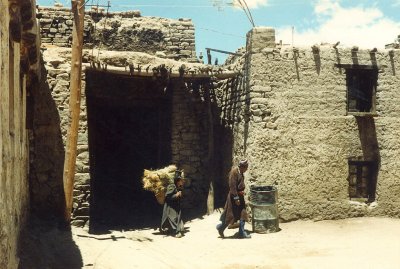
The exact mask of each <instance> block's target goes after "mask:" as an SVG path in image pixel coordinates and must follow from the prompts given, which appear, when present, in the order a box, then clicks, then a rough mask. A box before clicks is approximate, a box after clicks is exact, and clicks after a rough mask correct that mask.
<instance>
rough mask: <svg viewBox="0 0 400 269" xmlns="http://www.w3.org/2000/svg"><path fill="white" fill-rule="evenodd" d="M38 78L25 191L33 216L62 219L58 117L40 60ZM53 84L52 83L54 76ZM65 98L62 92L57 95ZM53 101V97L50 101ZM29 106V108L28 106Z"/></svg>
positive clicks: (34, 93) (61, 177) (34, 97)
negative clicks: (27, 179) (27, 187)
mask: <svg viewBox="0 0 400 269" xmlns="http://www.w3.org/2000/svg"><path fill="white" fill-rule="evenodd" d="M41 63H42V68H41V78H40V81H39V82H38V84H37V85H36V87H32V89H31V91H30V94H31V97H30V100H32V102H33V115H30V117H32V120H33V124H32V128H33V136H32V137H30V141H29V143H30V156H29V158H30V170H29V188H30V199H31V201H30V205H31V211H32V213H33V214H34V215H37V216H38V217H40V218H45V219H54V218H55V219H62V218H63V212H64V208H65V204H64V190H63V166H64V146H63V141H62V136H61V129H60V116H59V111H58V110H57V105H56V103H55V101H54V99H53V96H52V94H51V89H50V86H49V82H48V80H47V75H48V73H47V70H46V68H45V67H44V65H43V58H42V59H41ZM53 73H55V74H54V75H52V74H50V76H49V77H51V76H53V77H54V78H52V79H53V81H56V78H55V77H56V76H57V74H56V72H53ZM59 94H60V95H61V94H65V92H64V93H63V92H60V93H59ZM54 98H57V97H54ZM31 105H32V104H31Z"/></svg>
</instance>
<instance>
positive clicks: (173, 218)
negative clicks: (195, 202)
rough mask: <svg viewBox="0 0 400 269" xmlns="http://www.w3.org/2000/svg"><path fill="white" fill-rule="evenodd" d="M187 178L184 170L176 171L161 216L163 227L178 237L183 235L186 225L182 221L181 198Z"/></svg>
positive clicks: (168, 188) (167, 191)
mask: <svg viewBox="0 0 400 269" xmlns="http://www.w3.org/2000/svg"><path fill="white" fill-rule="evenodd" d="M184 183H185V179H184V176H183V172H182V171H178V170H177V171H175V175H174V182H173V183H171V184H169V185H168V186H167V190H166V193H165V203H164V209H163V215H162V218H161V229H162V230H164V229H165V230H168V233H169V234H171V235H172V236H174V237H176V238H180V237H182V236H183V232H184V226H183V221H182V210H181V199H182V191H183V185H184Z"/></svg>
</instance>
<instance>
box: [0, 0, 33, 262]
mask: <svg viewBox="0 0 400 269" xmlns="http://www.w3.org/2000/svg"><path fill="white" fill-rule="evenodd" d="M32 5H33V6H34V5H35V3H34V1H32V2H31V1H24V2H23V3H12V2H11V1H7V0H0V100H1V103H0V118H1V121H0V122H1V124H0V134H1V138H0V151H1V154H0V268H5V269H14V268H15V269H16V268H18V263H19V258H18V244H19V243H18V241H19V237H20V233H21V229H22V228H23V227H24V225H25V222H26V219H27V215H28V208H29V184H28V180H27V173H28V130H27V122H26V109H27V89H29V88H30V86H31V83H33V82H32V80H33V79H34V75H33V74H31V75H28V74H30V71H32V70H31V69H30V68H31V64H32V65H33V64H34V61H35V58H34V55H33V56H32V57H31V58H30V62H29V61H28V62H26V65H24V63H25V62H24V57H25V56H26V54H25V52H26V50H27V49H28V46H29V47H30V46H32V47H34V46H35V42H36V40H35V38H34V37H35V36H34V35H33V36H32V35H30V34H31V33H32V32H34V30H35V27H34V23H33V22H32V20H31V19H30V17H31V16H30V15H32V13H33V11H32ZM21 16H23V18H25V19H26V21H25V22H24V23H25V25H24V26H26V27H25V29H23V28H22V27H23V26H22V23H21V20H20V19H21ZM25 16H26V17H25ZM28 23H31V24H29V25H28ZM10 27H11V28H10ZM28 37H33V38H32V43H28V42H27V39H26V38H28ZM33 51H34V49H33V50H32V52H33Z"/></svg>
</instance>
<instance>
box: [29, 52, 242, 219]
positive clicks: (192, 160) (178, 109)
mask: <svg viewBox="0 0 400 269" xmlns="http://www.w3.org/2000/svg"><path fill="white" fill-rule="evenodd" d="M100 58H101V60H102V62H104V63H108V68H109V69H111V70H120V71H115V72H117V74H118V72H119V73H121V74H123V73H125V74H129V72H130V71H129V69H126V70H125V69H124V68H120V69H118V66H121V67H122V66H125V64H126V63H129V64H134V65H135V66H137V65H141V66H143V67H146V66H149V68H148V69H149V70H153V68H155V67H158V66H159V65H165V66H166V68H167V69H168V70H170V71H171V72H172V73H174V74H177V73H178V71H179V70H178V69H179V67H181V64H182V63H181V62H177V61H174V60H170V59H162V58H156V57H154V56H151V55H148V54H142V53H132V52H127V53H121V52H105V51H103V52H100ZM69 59H70V49H68V48H61V47H47V48H43V62H42V64H43V72H42V78H41V85H40V89H39V91H38V92H37V94H36V95H35V98H37V99H36V100H37V101H36V102H35V111H37V113H36V115H35V118H34V134H35V137H36V139H34V142H32V143H35V144H34V146H33V151H34V152H35V156H36V158H35V161H34V162H33V163H32V169H31V170H32V171H34V172H33V173H31V181H32V184H33V185H32V189H33V192H34V196H35V198H34V199H33V200H34V203H33V204H34V206H35V207H37V208H38V211H44V212H43V213H45V212H53V213H55V214H56V215H59V213H60V212H62V210H63V200H62V195H63V192H62V170H63V160H64V154H65V152H64V149H65V144H66V143H65V141H66V135H67V130H68V126H69V103H68V102H69V72H70V63H69ZM89 59H90V50H85V51H84V57H83V60H84V62H85V63H86V66H88V65H87V61H88V60H89ZM192 65H193V66H192V68H193V69H198V68H204V66H203V65H201V64H192ZM188 68H189V67H188ZM101 70H102V71H104V70H103V69H101ZM110 72H111V73H112V72H113V71H110ZM135 72H137V71H135ZM150 72H151V73H150ZM150 72H149V73H147V72H146V71H144V72H142V76H144V77H145V76H148V78H147V79H148V81H153V80H154V77H152V76H151V75H150V76H149V74H153V73H152V72H153V71H150ZM132 79H133V80H134V79H135V78H132ZM141 79H144V78H143V77H141ZM85 80H86V77H85V75H84V74H83V81H82V96H81V98H82V100H81V114H80V127H79V135H78V155H77V162H76V171H75V186H74V193H73V195H74V204H73V214H72V223H73V224H75V225H79V226H83V225H85V224H86V223H87V221H88V220H89V218H90V216H89V207H90V190H91V185H90V184H91V174H90V167H89V156H90V154H89V147H88V132H89V130H88V118H87V101H86V98H87V96H86V95H85V85H86V81H85ZM192 80H193V79H189V81H188V82H185V80H182V79H180V78H178V77H174V78H171V80H170V84H169V86H168V87H170V88H171V89H170V90H171V91H172V95H171V102H172V112H171V121H172V124H171V130H172V133H171V141H170V143H171V145H170V146H171V162H172V163H175V164H177V165H178V166H179V168H181V169H184V171H185V173H186V175H187V177H188V184H187V186H186V190H185V192H187V196H186V197H185V199H184V200H185V201H184V207H185V208H186V209H189V208H190V209H194V208H195V209H198V211H201V212H203V213H204V212H205V210H206V201H207V195H208V191H209V189H208V188H209V184H210V182H209V179H210V177H211V176H212V175H210V173H209V171H210V169H209V167H210V157H209V139H210V138H209V129H210V128H209V127H210V119H209V118H208V112H207V111H208V109H211V110H213V113H214V114H215V116H214V117H215V118H214V121H213V125H215V126H214V128H215V136H216V139H219V140H218V141H216V142H215V143H216V144H217V145H219V141H223V142H224V143H225V142H226V141H224V140H221V139H220V136H221V132H220V130H219V129H218V128H219V126H220V121H219V114H220V111H219V110H218V109H217V103H215V102H214V101H212V100H210V103H209V106H210V108H209V106H208V103H207V102H206V100H207V98H209V99H213V97H206V96H205V92H206V89H211V92H212V91H213V89H212V83H211V81H210V80H209V79H205V80H202V79H197V80H196V79H194V81H192ZM132 83H133V82H132ZM92 84H93V83H92ZM132 85H133V84H132ZM160 87H161V86H160ZM111 89H114V87H111V86H109V87H107V89H104V90H105V91H109V90H111ZM135 89H136V88H135ZM115 90H116V92H115V93H114V94H113V95H119V94H123V92H124V90H123V89H115ZM118 90H120V91H121V92H120V93H119V92H118ZM130 90H132V89H131V88H130ZM137 90H138V91H141V90H140V89H137ZM142 91H143V89H142ZM240 95H241V96H243V94H242V93H241V94H240ZM214 97H215V96H214ZM40 137H43V139H41V138H40ZM44 138H46V139H44ZM225 144H226V143H225ZM49 145H51V146H49ZM216 152H217V154H216V155H218V157H217V158H216V159H215V161H216V164H215V167H217V168H218V167H219V166H220V165H221V164H220V163H221V162H220V159H221V158H222V157H221V156H219V151H218V150H216ZM229 163H230V160H229ZM229 165H230V164H229ZM225 170H227V169H225ZM225 172H226V171H225ZM226 173H227V172H226ZM213 176H214V177H215V178H217V179H218V180H220V179H225V177H221V176H220V175H219V173H216V174H214V175H213ZM223 196H224V195H223ZM224 198H225V197H224ZM40 208H41V209H42V210H40ZM61 216H62V215H61Z"/></svg>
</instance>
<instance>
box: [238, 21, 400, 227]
mask: <svg viewBox="0 0 400 269" xmlns="http://www.w3.org/2000/svg"><path fill="white" fill-rule="evenodd" d="M399 55H400V53H399V51H398V50H378V51H377V52H371V51H367V50H358V48H341V47H338V48H335V47H333V46H332V45H321V46H318V47H314V48H312V47H311V45H310V47H302V48H293V47H279V46H276V45H275V31H274V29H272V28H266V27H265V28H264V27H260V28H255V29H253V30H252V31H250V32H249V33H248V44H247V56H246V62H245V63H244V67H245V74H246V76H247V81H246V83H245V84H246V89H247V90H248V92H249V95H248V102H247V103H246V105H245V111H246V110H247V111H248V113H247V115H246V113H245V115H246V116H245V119H246V118H247V117H248V122H247V121H246V120H245V121H239V120H238V119H234V120H235V123H234V126H236V129H237V132H234V135H235V141H236V144H238V145H241V148H242V149H243V153H244V154H245V156H247V158H248V159H249V161H250V168H249V171H248V173H247V174H248V175H247V182H248V184H267V185H275V186H276V187H277V188H278V193H279V205H278V207H279V210H280V217H281V219H282V220H284V221H290V220H295V219H304V218H306V219H337V218H345V217H355V216H378V215H379V216H393V217H394V216H396V217H398V216H399V215H400V211H399V203H400V199H399V197H398V195H397V194H398V193H399V191H400V184H399V176H398V174H399V170H400V163H399V161H398V160H397V158H396V156H397V155H398V154H399V150H400V143H399V142H398V134H399V133H400V125H399V122H398V117H399V115H400V114H399V113H400V110H399V108H398V106H397V103H398V101H399V98H400V95H399V92H398V88H399V86H400V80H399V77H398V76H397V73H398V72H399V71H398V70H399V68H400V62H399V60H400V59H399ZM338 64H339V65H338ZM340 64H342V65H343V64H348V65H350V66H351V65H352V66H357V65H367V66H375V67H377V68H378V81H377V85H378V86H377V92H376V115H377V116H376V117H356V116H352V115H349V114H348V113H347V110H346V96H347V95H346V93H347V86H346V72H345V69H344V68H342V67H341V66H342V65H340ZM366 126H367V127H366ZM368 126H369V127H368ZM236 148H238V147H236ZM354 156H359V157H361V158H365V159H370V158H374V159H375V161H376V162H377V164H378V166H379V168H378V176H377V189H376V200H375V202H373V203H368V204H366V203H364V202H363V201H361V202H360V201H354V200H350V199H349V193H348V186H349V183H348V176H349V167H348V160H349V158H352V157H354Z"/></svg>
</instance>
